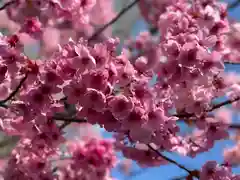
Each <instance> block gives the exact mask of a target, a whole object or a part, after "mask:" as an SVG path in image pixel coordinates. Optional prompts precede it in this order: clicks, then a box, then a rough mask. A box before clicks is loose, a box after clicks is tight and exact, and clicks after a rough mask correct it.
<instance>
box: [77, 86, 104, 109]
mask: <svg viewBox="0 0 240 180" xmlns="http://www.w3.org/2000/svg"><path fill="white" fill-rule="evenodd" d="M105 103H106V98H105V95H104V94H103V93H102V92H100V91H98V90H95V89H91V88H88V89H87V92H86V94H85V95H84V97H83V99H82V102H81V104H82V105H83V106H84V107H87V108H92V109H94V110H96V111H101V110H102V109H103V108H104V107H105Z"/></svg>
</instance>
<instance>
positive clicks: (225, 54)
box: [0, 0, 240, 180]
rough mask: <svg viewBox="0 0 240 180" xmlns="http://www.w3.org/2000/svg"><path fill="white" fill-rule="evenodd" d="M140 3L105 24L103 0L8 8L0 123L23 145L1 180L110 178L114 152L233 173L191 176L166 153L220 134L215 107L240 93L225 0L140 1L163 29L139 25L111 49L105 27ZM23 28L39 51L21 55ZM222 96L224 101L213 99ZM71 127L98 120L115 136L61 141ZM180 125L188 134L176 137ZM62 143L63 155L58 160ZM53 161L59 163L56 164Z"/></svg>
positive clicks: (186, 151) (227, 122) (224, 134)
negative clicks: (10, 27) (12, 26)
mask: <svg viewBox="0 0 240 180" xmlns="http://www.w3.org/2000/svg"><path fill="white" fill-rule="evenodd" d="M137 2H138V1H137V0H135V1H133V2H132V4H131V5H129V7H127V8H126V9H124V10H123V11H122V12H120V13H119V16H116V18H115V20H114V19H113V20H112V21H110V19H112V18H110V19H109V17H112V16H113V13H112V10H111V8H110V7H111V1H110V0H99V1H96V0H74V1H73V0H59V1H55V0H54V1H53V0H44V1H43V0H41V1H39V0H17V1H16V0H13V1H11V3H10V4H9V7H7V8H6V12H7V15H8V16H9V19H11V21H14V22H16V23H21V24H22V25H21V26H20V27H19V28H18V30H17V31H16V32H14V34H10V35H7V36H4V35H1V37H0V117H1V121H0V128H1V130H2V131H3V132H5V133H6V134H8V135H10V136H19V137H20V141H19V142H18V144H17V146H16V148H15V149H14V150H13V152H12V155H11V157H10V159H9V161H8V164H7V167H6V173H5V174H4V178H5V179H7V180H8V179H9V180H10V179H17V178H18V177H20V178H21V179H29V180H40V179H49V180H65V179H72V180H74V179H93V180H95V179H100V180H109V179H112V178H111V176H110V170H111V169H112V168H113V167H114V166H115V164H116V156H115V153H114V152H115V151H121V152H122V153H123V155H124V156H125V157H126V158H128V159H132V160H135V161H136V162H137V163H138V164H139V165H140V166H143V167H146V166H147V167H149V166H150V167H152V166H159V165H163V164H166V163H173V164H175V165H177V166H178V167H180V168H182V169H184V170H185V171H187V172H188V174H189V176H188V177H197V178H199V179H204V180H205V179H213V180H215V179H216V180H218V179H223V178H225V179H234V180H236V179H238V176H235V175H233V174H232V173H231V171H230V168H229V167H228V166H227V165H217V164H216V163H215V162H207V163H206V164H205V165H204V166H203V168H202V170H201V171H196V170H193V171H191V170H188V169H186V168H185V167H183V166H182V165H180V164H178V163H177V162H175V161H174V160H171V159H170V158H168V157H166V156H164V155H163V154H162V152H164V151H168V152H177V153H179V154H181V155H184V156H190V157H195V156H196V155H197V154H199V153H202V152H205V151H208V150H209V149H211V148H212V147H213V146H214V144H215V142H216V141H218V140H223V139H228V138H229V131H228V130H229V128H230V127H234V126H233V125H231V112H230V111H229V110H226V109H223V108H222V109H219V108H220V107H222V106H224V105H227V104H234V103H235V104H234V105H235V107H236V108H238V104H237V103H238V102H237V101H238V100H239V99H240V96H239V93H240V83H239V82H240V81H239V78H238V77H235V79H234V78H233V77H232V76H231V74H230V75H229V74H225V73H224V69H225V66H224V61H225V60H226V58H229V57H230V56H231V55H230V52H231V50H232V49H233V50H234V51H233V52H234V53H237V52H238V51H239V48H238V46H237V44H238V42H237V41H238V39H239V38H238V39H237V38H236V37H237V36H238V31H237V27H235V26H234V25H230V22H229V21H228V18H227V6H226V4H224V3H221V2H217V1H215V0H196V1H194V2H189V1H186V0H174V1H168V2H159V1H157V0H151V1H146V0H142V1H140V2H139V8H140V10H141V12H142V15H143V17H144V18H145V19H146V20H147V22H148V23H149V24H151V26H153V27H154V28H155V30H156V31H159V34H160V35H159V36H155V37H154V36H153V35H152V34H151V33H148V32H142V33H141V34H140V35H139V36H138V37H137V38H136V39H135V40H129V41H127V45H126V48H125V49H123V50H122V51H121V52H120V53H118V51H117V50H118V45H119V44H120V40H119V39H117V38H110V37H107V36H106V35H107V33H109V32H110V29H109V28H108V27H109V26H110V25H111V24H112V23H114V21H116V20H117V19H118V18H119V17H120V16H121V13H124V12H125V11H127V9H130V6H133V5H134V3H137ZM147 7H149V9H150V10H153V11H149V9H147ZM106 14H110V15H111V16H109V17H107V15H106ZM106 23H108V24H106ZM99 25H103V27H102V28H100V29H99V27H98V26H99ZM235 25H236V24H235ZM71 28H72V29H73V31H74V32H75V35H76V36H75V37H72V38H67V42H65V43H64V42H63V41H61V36H60V34H58V33H59V31H63V30H64V29H71ZM95 29H96V33H93V32H94V30H95ZM106 29H107V30H108V31H105V30H106ZM103 31H105V36H100V34H101V33H102V32H103ZM233 31H234V32H233ZM47 32H48V33H49V34H48V33H47ZM55 32H56V33H55ZM86 32H90V33H89V34H86ZM67 34H68V33H67ZM26 35H28V36H29V37H31V38H33V39H35V40H36V41H39V42H40V43H41V44H42V45H43V48H44V49H42V51H43V52H42V53H43V54H44V56H41V57H40V58H39V59H31V58H29V57H28V56H27V55H26V54H24V53H23V52H22V51H23V49H24V45H25V44H24V42H25V41H24V36H26ZM52 35H53V38H55V39H54V41H53V42H49V43H47V41H49V38H52ZM70 36H71V35H70ZM87 38H88V39H87ZM60 41H61V42H60ZM47 44H48V45H47ZM48 47H51V48H52V47H53V49H51V50H49V51H48V50H47V49H48ZM45 51H46V52H45ZM230 60H233V59H231V58H230ZM234 61H237V60H236V59H235V60H234ZM233 79H234V81H233ZM153 80H154V82H153V83H152V81H153ZM224 95H227V97H228V99H229V100H228V101H225V102H223V103H220V104H216V103H214V100H216V99H217V98H220V97H223V96H224ZM216 109H219V111H217V112H215V113H212V111H214V110H216ZM59 121H65V122H64V123H62V124H61V123H59ZM71 122H74V123H83V122H87V123H89V124H91V125H95V124H97V125H100V126H101V127H102V128H104V129H105V130H107V131H109V132H114V137H115V142H111V141H106V140H102V139H98V138H86V137H85V138H83V139H82V140H81V141H80V140H78V141H76V142H72V143H69V142H68V140H67V138H66V137H65V136H64V132H63V129H64V128H65V127H66V126H67V125H69V124H70V123H71ZM181 122H184V123H186V124H188V125H189V126H190V125H192V126H193V131H192V132H191V133H189V134H187V135H184V134H182V131H181V130H182V129H181V125H180V123H181ZM76 126H77V125H76ZM63 144H67V145H68V146H67V152H68V154H69V155H70V156H69V157H66V156H64V157H63V159H61V158H62V157H61V151H60V146H61V145H63ZM237 147H238V146H237ZM236 149H237V150H238V148H235V149H234V150H228V151H226V152H225V161H226V162H227V163H239V160H238V159H234V160H235V161H237V162H233V160H232V156H234V155H236V154H237V153H236V151H237V150H236ZM51 158H57V159H58V160H57V161H61V162H63V166H60V164H61V163H60V162H58V164H57V165H54V166H53V167H52V165H53V164H52V160H51ZM10 170H11V171H12V173H11V174H9V173H8V172H9V171H10ZM196 172H198V173H196Z"/></svg>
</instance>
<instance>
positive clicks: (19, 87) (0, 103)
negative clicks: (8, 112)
mask: <svg viewBox="0 0 240 180" xmlns="http://www.w3.org/2000/svg"><path fill="white" fill-rule="evenodd" d="M27 76H28V74H25V76H24V78H22V79H21V81H20V82H19V84H18V86H17V87H16V89H15V90H14V91H13V92H11V93H10V95H9V96H8V97H7V98H6V99H4V100H1V101H0V105H1V106H2V105H3V104H4V103H6V102H7V101H9V100H10V99H12V98H13V97H14V96H15V95H16V94H17V93H18V91H19V90H20V89H21V87H22V85H23V83H24V82H25V81H26V79H27Z"/></svg>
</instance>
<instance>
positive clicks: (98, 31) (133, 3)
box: [88, 0, 140, 41]
mask: <svg viewBox="0 0 240 180" xmlns="http://www.w3.org/2000/svg"><path fill="white" fill-rule="evenodd" d="M139 1H140V0H134V1H133V2H132V3H130V4H129V5H128V6H126V7H124V8H123V9H122V10H121V11H120V12H119V13H118V14H117V16H116V17H115V18H113V19H112V20H111V21H110V22H108V23H107V24H105V25H104V26H103V27H101V28H99V29H98V30H97V31H96V32H95V33H94V34H93V35H92V36H91V37H90V38H89V39H88V41H92V40H94V39H95V38H96V37H97V36H98V35H99V34H101V33H102V32H103V31H104V30H105V29H107V28H108V27H109V26H111V25H112V24H113V23H115V22H116V21H117V20H118V19H119V18H120V17H121V16H122V15H124V14H125V13H126V12H127V11H129V10H130V9H131V8H132V7H133V6H134V5H135V4H137V3H138V2H139Z"/></svg>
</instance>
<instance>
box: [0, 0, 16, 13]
mask: <svg viewBox="0 0 240 180" xmlns="http://www.w3.org/2000/svg"><path fill="white" fill-rule="evenodd" d="M16 2H17V1H16V0H12V1H9V2H7V3H5V4H3V6H2V7H0V11H2V10H4V9H6V8H7V7H8V6H10V5H12V4H15V3H16Z"/></svg>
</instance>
